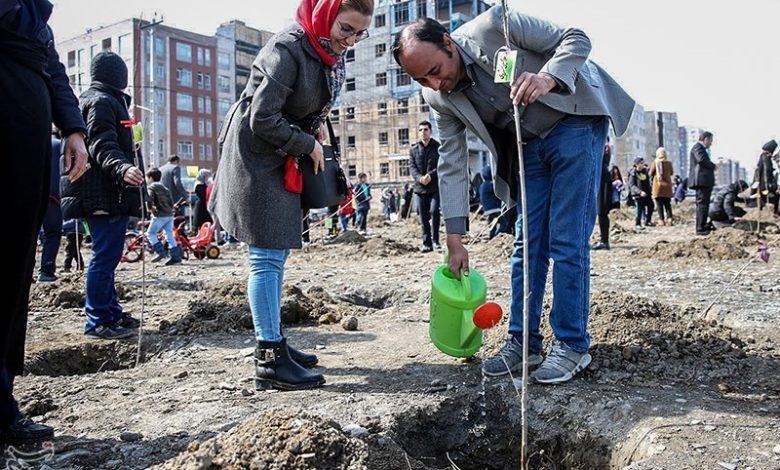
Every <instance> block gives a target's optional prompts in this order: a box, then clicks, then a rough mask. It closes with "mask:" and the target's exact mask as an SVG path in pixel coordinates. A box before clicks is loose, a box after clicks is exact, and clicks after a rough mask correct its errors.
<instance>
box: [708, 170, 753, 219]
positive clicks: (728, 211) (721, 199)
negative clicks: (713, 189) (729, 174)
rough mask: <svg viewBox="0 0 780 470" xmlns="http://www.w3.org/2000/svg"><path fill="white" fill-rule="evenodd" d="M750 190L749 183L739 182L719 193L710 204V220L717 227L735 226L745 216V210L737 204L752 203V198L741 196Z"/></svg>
mask: <svg viewBox="0 0 780 470" xmlns="http://www.w3.org/2000/svg"><path fill="white" fill-rule="evenodd" d="M749 188H750V186H749V185H748V184H747V182H745V181H742V180H739V181H737V182H736V183H732V184H730V185H728V186H725V187H724V188H723V189H721V190H720V191H718V194H716V195H715V198H714V199H713V200H712V203H710V211H709V216H710V219H711V220H712V222H713V224H714V225H715V226H716V227H717V226H721V227H723V226H729V225H733V224H734V223H735V222H737V221H739V220H740V219H741V218H742V217H744V216H745V214H746V212H745V209H743V208H741V207H738V206H737V205H736V203H737V202H742V203H744V204H749V203H750V199H751V198H750V197H742V196H740V193H742V192H744V191H745V190H747V189H749ZM758 197H759V195H758V194H755V195H753V198H754V199H757V198H758Z"/></svg>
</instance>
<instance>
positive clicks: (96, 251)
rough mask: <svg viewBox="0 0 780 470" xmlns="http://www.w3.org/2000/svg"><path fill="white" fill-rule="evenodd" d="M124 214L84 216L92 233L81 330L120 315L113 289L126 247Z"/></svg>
mask: <svg viewBox="0 0 780 470" xmlns="http://www.w3.org/2000/svg"><path fill="white" fill-rule="evenodd" d="M127 220H128V217H127V216H109V215H96V216H92V217H89V218H87V223H88V224H89V233H90V234H91V236H92V258H91V259H90V260H89V268H88V269H87V288H86V291H87V295H86V298H85V299H84V310H85V311H86V313H87V324H86V326H85V327H84V332H88V331H92V330H94V329H95V328H97V327H98V326H101V325H107V324H110V323H114V322H116V321H117V320H120V319H121V318H122V314H123V312H122V306H121V305H119V296H118V295H117V292H116V267H117V266H118V265H119V261H120V260H121V259H122V251H124V249H125V232H126V231H127Z"/></svg>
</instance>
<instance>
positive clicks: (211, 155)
mask: <svg viewBox="0 0 780 470" xmlns="http://www.w3.org/2000/svg"><path fill="white" fill-rule="evenodd" d="M204 160H206V161H209V162H210V161H212V160H214V151H213V149H212V147H211V144H206V157H205V158H204Z"/></svg>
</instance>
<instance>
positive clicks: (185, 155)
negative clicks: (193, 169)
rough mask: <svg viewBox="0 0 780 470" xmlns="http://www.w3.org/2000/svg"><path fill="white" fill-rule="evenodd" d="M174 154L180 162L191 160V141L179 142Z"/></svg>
mask: <svg viewBox="0 0 780 470" xmlns="http://www.w3.org/2000/svg"><path fill="white" fill-rule="evenodd" d="M176 150H177V151H176V154H177V155H178V156H179V157H180V158H181V159H182V160H192V141H191V140H180V141H179V144H178V145H177V149H176Z"/></svg>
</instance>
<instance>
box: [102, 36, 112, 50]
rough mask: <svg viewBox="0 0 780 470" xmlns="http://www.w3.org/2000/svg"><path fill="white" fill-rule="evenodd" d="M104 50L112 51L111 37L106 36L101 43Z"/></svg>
mask: <svg viewBox="0 0 780 470" xmlns="http://www.w3.org/2000/svg"><path fill="white" fill-rule="evenodd" d="M100 45H101V47H102V48H103V49H102V50H104V51H110V50H111V38H105V39H103V41H101V43H100Z"/></svg>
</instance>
